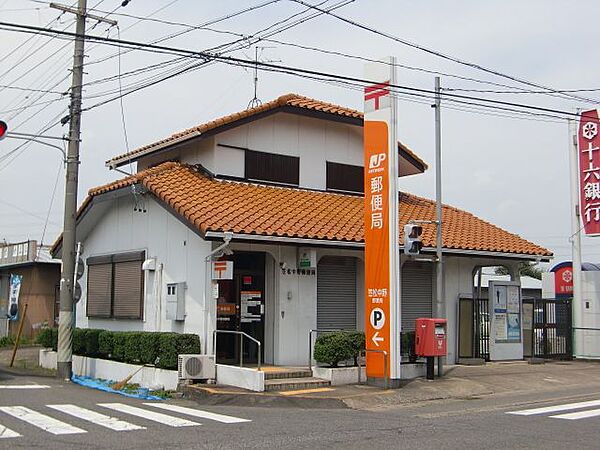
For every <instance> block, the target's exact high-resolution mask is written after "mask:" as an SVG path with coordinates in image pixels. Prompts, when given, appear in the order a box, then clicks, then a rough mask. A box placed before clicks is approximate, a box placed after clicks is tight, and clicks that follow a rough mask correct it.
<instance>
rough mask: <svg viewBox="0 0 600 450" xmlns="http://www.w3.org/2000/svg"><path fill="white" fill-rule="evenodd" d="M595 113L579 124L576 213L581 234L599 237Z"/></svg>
mask: <svg viewBox="0 0 600 450" xmlns="http://www.w3.org/2000/svg"><path fill="white" fill-rule="evenodd" d="M598 119H599V117H598V110H596V109H593V110H590V111H584V112H582V113H581V117H580V120H579V132H578V144H579V147H578V149H579V197H580V201H579V211H580V215H581V220H582V222H583V228H584V230H585V234H586V235H588V236H597V235H600V133H599V131H600V123H599V122H600V121H599V120H598Z"/></svg>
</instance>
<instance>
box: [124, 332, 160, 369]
mask: <svg viewBox="0 0 600 450" xmlns="http://www.w3.org/2000/svg"><path fill="white" fill-rule="evenodd" d="M148 334H150V335H152V334H154V333H148V332H143V331H139V332H130V333H128V334H127V336H126V337H125V361H126V362H128V363H132V364H138V363H139V364H150V363H146V362H144V360H143V358H142V347H143V340H144V336H145V335H148ZM152 362H153V361H152Z"/></svg>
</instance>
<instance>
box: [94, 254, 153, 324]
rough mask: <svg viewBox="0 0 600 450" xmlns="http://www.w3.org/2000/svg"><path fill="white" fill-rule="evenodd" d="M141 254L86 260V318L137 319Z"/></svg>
mask: <svg viewBox="0 0 600 450" xmlns="http://www.w3.org/2000/svg"><path fill="white" fill-rule="evenodd" d="M144 255H145V253H144V252H131V253H120V254H116V255H108V256H95V257H91V258H88V259H87V266H88V281H87V316H88V317H98V318H115V319H141V318H142V315H143V305H144V273H143V271H142V263H143V261H144V259H145V257H144Z"/></svg>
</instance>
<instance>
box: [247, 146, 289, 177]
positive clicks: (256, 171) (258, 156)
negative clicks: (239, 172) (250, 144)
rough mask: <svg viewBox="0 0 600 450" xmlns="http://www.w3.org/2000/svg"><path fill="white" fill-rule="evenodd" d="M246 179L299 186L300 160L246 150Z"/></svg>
mask: <svg viewBox="0 0 600 450" xmlns="http://www.w3.org/2000/svg"><path fill="white" fill-rule="evenodd" d="M244 178H246V179H247V180H258V181H270V182H273V183H282V184H289V185H294V186H298V185H299V183H300V158H298V157H296V156H287V155H276V154H274V153H265V152H257V151H255V150H246V151H245V176H244Z"/></svg>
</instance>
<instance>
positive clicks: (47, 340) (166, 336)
mask: <svg viewBox="0 0 600 450" xmlns="http://www.w3.org/2000/svg"><path fill="white" fill-rule="evenodd" d="M57 341H58V330H57V329H56V328H45V329H43V330H42V331H41V332H40V334H38V336H37V338H36V342H37V343H38V344H40V345H41V346H43V347H52V349H53V350H55V351H56V345H57ZM73 353H75V354H76V355H81V356H89V357H93V358H103V359H110V360H114V361H121V362H126V363H130V364H155V365H156V366H157V367H160V368H162V369H176V368H177V356H178V355H183V354H187V353H200V338H199V337H198V336H197V335H195V334H179V333H161V332H151V331H108V330H96V329H83V328H76V329H75V330H73Z"/></svg>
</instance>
